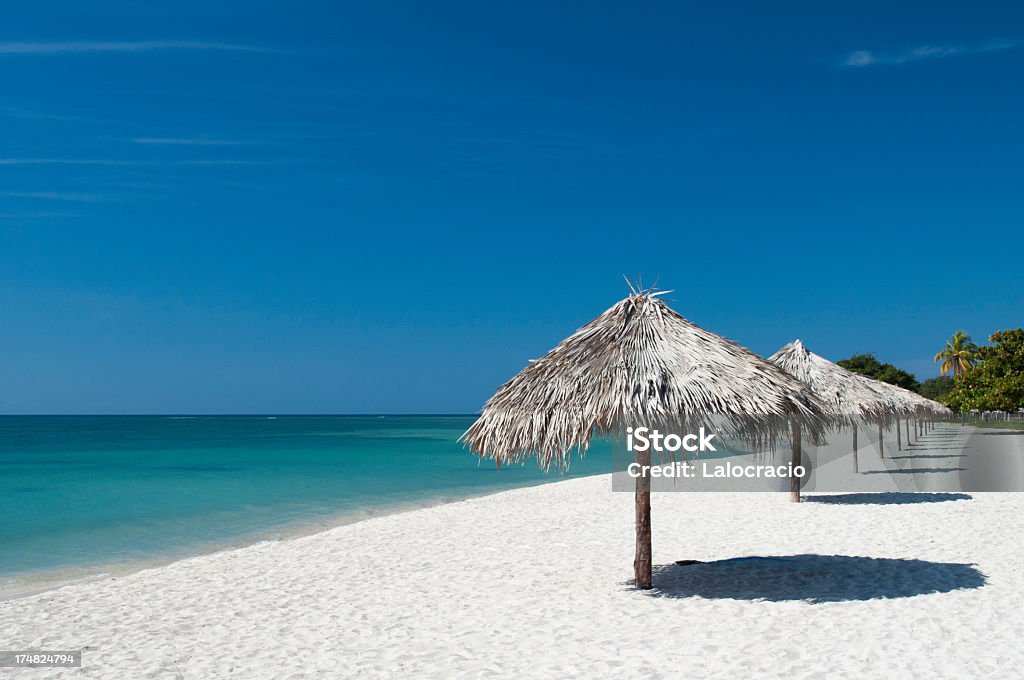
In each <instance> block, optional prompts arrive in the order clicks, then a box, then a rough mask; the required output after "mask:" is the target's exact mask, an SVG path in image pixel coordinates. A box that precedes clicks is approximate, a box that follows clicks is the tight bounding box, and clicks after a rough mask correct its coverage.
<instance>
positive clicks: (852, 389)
mask: <svg viewBox="0 0 1024 680" xmlns="http://www.w3.org/2000/svg"><path fill="white" fill-rule="evenodd" d="M768 361H770V362H772V363H773V364H775V365H777V366H779V367H780V368H782V369H783V370H785V371H786V372H787V373H789V374H790V375H792V376H793V377H795V378H797V379H798V380H800V381H801V382H802V383H804V384H805V385H807V388H808V389H809V390H810V391H811V392H812V393H813V394H814V395H816V396H817V397H818V398H819V399H821V400H823V401H825V402H826V403H828V404H829V405H830V407H831V408H832V410H833V412H834V413H835V414H836V419H837V420H838V421H839V422H840V423H842V424H844V425H848V426H849V427H850V428H851V429H852V432H853V470H854V472H859V471H860V464H859V461H858V458H857V428H858V425H859V424H860V423H861V422H874V423H877V424H878V431H879V451H881V450H882V449H881V439H882V434H881V433H882V429H883V427H884V426H886V425H889V424H891V423H894V422H895V423H896V427H897V430H896V431H897V434H898V433H899V418H900V416H901V415H905V414H906V412H907V402H906V400H905V398H904V397H902V396H901V395H899V394H897V393H895V392H893V391H892V390H890V389H887V388H888V387H891V386H890V385H886V384H885V383H879V382H877V381H875V380H871V379H869V378H866V377H864V376H862V375H859V374H857V373H854V372H853V371H849V370H847V369H845V368H843V367H842V366H840V365H838V364H834V363H832V362H831V361H829V360H828V359H825V358H824V357H822V356H819V355H817V354H815V353H814V352H811V351H810V350H808V349H807V348H806V347H805V346H804V344H803V342H801V341H800V340H794V341H793V342H791V343H789V344H788V345H785V346H784V347H782V348H781V349H780V350H779V351H778V352H776V353H775V354H773V355H771V356H770V357H768Z"/></svg>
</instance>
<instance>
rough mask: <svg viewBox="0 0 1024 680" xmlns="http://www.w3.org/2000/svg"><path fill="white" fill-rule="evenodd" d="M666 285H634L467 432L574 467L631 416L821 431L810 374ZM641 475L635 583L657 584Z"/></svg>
mask: <svg viewBox="0 0 1024 680" xmlns="http://www.w3.org/2000/svg"><path fill="white" fill-rule="evenodd" d="M661 294H663V293H653V292H649V291H644V292H636V291H634V292H633V294H632V295H630V296H629V297H627V298H626V299H624V300H622V301H620V302H618V303H617V304H615V305H613V306H612V307H611V308H610V309H608V310H607V311H605V312H604V313H603V314H601V315H600V316H599V317H597V318H596V319H594V320H593V321H591V322H590V323H588V324H587V325H585V326H583V327H582V328H580V329H579V330H578V331H576V332H575V333H573V334H572V335H571V336H569V337H568V338H566V339H565V340H563V341H562V342H561V343H560V344H559V345H558V346H557V347H555V348H554V349H552V350H551V351H550V352H548V353H547V354H546V355H545V356H544V357H543V358H541V359H538V360H536V361H534V362H532V363H531V364H530V365H528V366H527V367H526V368H524V369H523V370H522V371H520V372H519V373H518V374H517V375H516V376H515V377H513V378H512V379H511V380H509V381H508V382H507V383H505V384H504V385H502V386H501V387H499V388H498V390H497V392H496V393H495V394H494V396H492V397H491V398H490V399H489V400H488V401H487V403H486V404H485V405H484V408H483V412H482V414H481V415H480V417H479V418H478V419H477V420H476V422H474V423H473V425H472V426H470V428H469V429H468V430H467V431H466V433H465V434H463V436H462V440H463V441H464V442H465V443H466V444H468V445H469V446H470V448H471V449H472V450H473V452H474V453H476V454H477V455H478V456H481V457H483V458H493V459H494V460H496V461H497V462H498V463H499V464H503V463H515V462H521V461H523V460H525V459H526V458H528V457H530V456H536V457H537V460H538V461H539V463H540V465H541V466H542V467H543V468H545V469H549V468H550V467H551V466H552V465H554V466H555V467H557V468H564V467H566V466H567V465H568V463H569V461H570V460H571V458H572V456H573V454H574V452H579V453H580V455H582V454H583V453H584V452H585V451H586V450H587V448H588V447H589V446H590V443H591V440H592V438H593V437H595V436H599V435H602V434H606V433H617V432H621V431H622V430H623V429H624V428H625V427H628V426H647V427H659V428H666V429H670V430H672V431H677V432H678V431H686V430H688V429H690V428H691V427H692V426H695V425H700V424H703V423H706V422H709V419H714V420H715V421H716V422H717V423H718V424H719V427H721V428H723V429H724V430H725V432H723V434H730V435H733V436H737V437H742V438H744V439H746V440H747V441H749V442H752V443H754V445H755V446H760V447H763V446H771V445H774V442H775V441H776V439H777V438H778V436H779V435H780V434H782V433H784V432H785V431H786V428H787V427H788V426H789V420H790V419H794V418H796V419H800V420H801V421H803V423H804V426H805V427H807V428H809V430H810V431H811V433H812V434H816V433H820V432H821V431H822V430H823V429H824V428H825V427H827V422H826V421H825V419H824V414H826V413H827V412H828V411H829V409H828V407H827V406H826V405H825V404H823V403H821V402H820V401H819V400H818V399H817V398H815V397H814V396H813V395H811V394H810V393H809V392H807V391H806V389H805V388H804V386H803V384H801V383H800V382H799V381H798V380H796V379H795V378H793V377H791V376H790V375H788V374H787V373H785V372H784V371H782V370H781V369H779V368H778V367H776V366H774V365H773V364H770V363H768V362H767V361H765V360H764V359H762V358H761V357H759V356H757V355H756V354H754V353H753V352H751V351H750V350H748V349H745V348H743V347H741V346H739V345H738V344H736V343H735V342H732V341H731V340H727V339H725V338H723V337H720V336H718V335H715V334H714V333H711V332H710V331H707V330H704V329H703V328H700V327H699V326H696V325H694V324H692V323H690V322H689V321H687V320H686V319H684V318H683V317H682V316H680V315H679V314H678V313H676V312H675V311H673V310H672V309H671V308H669V306H668V305H666V304H665V303H664V302H663V301H662V300H660V299H659V298H658V296H659V295H661ZM638 460H639V458H638ZM643 480H644V478H643V477H641V478H638V479H637V562H635V563H634V567H635V569H636V575H637V585H638V586H639V587H650V577H651V574H650V571H651V570H650V515H649V509H650V505H649V500H650V499H649V489H650V486H649V484H650V479H649V478H647V479H646V483H647V488H646V490H645V489H643V488H642V482H643ZM798 481H799V480H798ZM645 513H646V517H644V514H645ZM644 532H646V536H645V535H643V534H644ZM643 543H646V546H644V545H643ZM645 549H646V555H644V554H643V552H644V550H645Z"/></svg>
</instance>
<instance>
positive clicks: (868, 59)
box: [840, 40, 1024, 68]
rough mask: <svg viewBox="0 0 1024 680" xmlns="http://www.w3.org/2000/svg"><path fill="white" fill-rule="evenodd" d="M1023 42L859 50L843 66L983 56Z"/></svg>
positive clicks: (850, 55) (1008, 48)
mask: <svg viewBox="0 0 1024 680" xmlns="http://www.w3.org/2000/svg"><path fill="white" fill-rule="evenodd" d="M1022 44H1024V43H1021V42H1011V41H1005V40H1003V41H992V42H988V43H985V44H984V45H973V46H964V45H922V46H920V47H915V48H913V49H911V50H906V51H904V52H897V53H894V54H887V53H880V52H872V51H871V50H857V51H856V52H851V53H850V54H848V55H846V57H845V58H844V59H843V61H842V62H841V63H840V65H841V66H844V67H847V68H861V67H864V66H884V65H898V64H909V63H911V62H914V61H922V60H924V59H941V58H943V57H955V56H958V55H963V54H983V53H986V52H1003V51H1005V50H1012V49H1015V48H1017V47H1020V46H1021V45H1022Z"/></svg>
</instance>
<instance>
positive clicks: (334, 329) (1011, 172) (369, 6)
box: [0, 0, 1024, 413]
mask: <svg viewBox="0 0 1024 680" xmlns="http://www.w3.org/2000/svg"><path fill="white" fill-rule="evenodd" d="M638 5H639V6H638ZM933 5H934V3H893V2H884V3H883V2H859V3H852V4H851V3H846V4H844V5H842V6H839V5H838V4H837V3H784V4H782V5H779V4H777V3H773V4H771V5H770V6H769V5H766V4H765V3H753V2H752V3H747V4H746V5H744V4H729V6H725V4H724V3H701V4H682V3H667V2H666V3H625V2H622V3H597V2H587V3H583V2H580V3H550V2H541V3H532V2H521V3H505V4H500V5H499V4H498V3H479V2H465V3H442V2H438V3H420V2H383V1H382V2H374V3H358V4H357V3H338V2H319V3H317V2H289V3H285V2H258V1H257V2H246V3H227V2H223V3H202V4H196V3H178V2H175V3H165V2H146V3H137V2H102V3H101V2H82V1H81V0H76V1H74V2H72V1H67V2H45V1H42V0H32V1H25V2H9V3H5V8H4V21H3V24H2V26H0V318H2V321H0V412H4V413H147V412H198V413H234V412H472V411H475V410H476V409H478V408H479V407H480V406H481V404H482V403H483V401H484V400H485V399H486V397H487V396H488V395H489V394H490V393H491V391H493V389H494V388H495V387H497V386H498V385H499V384H500V383H502V382H503V381H504V380H506V379H507V378H509V377H510V376H511V375H512V374H514V373H515V372H516V371H518V370H519V369H520V368H522V366H523V365H524V364H525V363H526V360H527V359H530V358H535V357H538V356H540V355H542V354H543V353H544V352H545V351H546V350H548V349H549V348H550V347H552V346H553V345H554V344H555V343H557V342H558V341H559V340H560V339H562V338H563V337H565V336H566V335H568V334H569V333H570V332H571V331H573V330H574V329H575V328H577V327H578V326H580V325H581V324H583V323H585V322H586V321H588V320H590V319H591V318H593V317H594V316H596V315H597V314H599V313H600V312H601V311H603V310H604V309H605V308H606V307H608V306H610V305H611V304H612V303H614V302H615V301H616V300H618V299H619V298H621V297H623V296H624V294H625V293H626V292H627V288H626V285H625V283H624V282H623V279H622V277H623V275H628V276H630V277H632V278H639V277H642V278H643V281H644V283H645V284H648V283H653V282H655V280H657V282H658V285H659V287H662V288H670V289H673V290H675V292H674V293H673V294H671V295H670V296H669V298H670V299H671V300H672V301H673V302H672V304H673V306H674V307H675V308H676V309H677V310H679V311H680V312H681V313H682V314H683V315H684V316H686V317H688V318H690V319H691V320H693V321H695V322H696V323H699V324H701V325H703V326H705V327H707V328H709V329H711V330H713V331H715V332H718V333H720V334H723V335H726V336H728V337H731V338H733V339H735V340H737V341H739V342H740V343H742V344H744V345H746V346H748V347H750V348H751V349H753V350H754V351H757V352H759V353H762V354H768V353H771V352H773V351H774V350H775V349H777V348H778V347H779V346H780V345H782V344H784V343H786V342H788V341H790V340H792V339H793V338H795V337H800V338H802V339H803V340H804V341H805V342H806V343H807V345H808V346H809V347H810V348H811V349H812V350H814V351H817V352H818V353H820V354H823V355H825V356H827V357H829V358H832V359H839V358H843V357H845V356H848V355H850V354H852V353H855V352H862V351H873V352H875V353H876V354H877V355H878V356H879V357H880V358H881V359H883V360H885V361H890V362H893V363H895V364H897V365H899V366H901V367H903V368H906V369H909V370H911V371H913V372H915V373H917V374H918V375H919V377H922V378H923V377H929V376H931V375H934V374H936V368H935V366H934V364H933V363H932V361H931V356H932V355H933V354H934V353H935V352H936V351H937V350H938V349H939V348H940V346H941V345H942V343H943V342H944V340H945V339H946V338H947V337H948V336H949V335H950V334H951V333H952V332H953V331H955V330H957V329H960V328H963V329H966V330H967V331H968V332H970V333H972V334H973V335H974V336H975V338H976V339H979V340H982V339H984V338H986V337H987V336H988V335H989V334H990V333H991V332H993V331H995V330H998V329H1000V328H1006V327H1017V326H1020V325H1021V319H1022V316H1024V294H1022V293H1024V267H1022V266H1021V255H1020V253H1021V246H1022V245H1024V235H1022V234H1024V229H1022V224H1024V220H1022V218H1024V204H1022V201H1024V198H1022V193H1021V186H1022V169H1021V158H1024V135H1022V133H1021V121H1022V120H1024V88H1021V87H1020V84H1021V79H1022V68H1024V5H1021V4H1018V3H1006V2H999V3H976V2H962V3H945V4H943V6H942V7H935V6H933ZM1014 5H1016V6H1014Z"/></svg>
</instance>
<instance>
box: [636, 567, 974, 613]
mask: <svg viewBox="0 0 1024 680" xmlns="http://www.w3.org/2000/svg"><path fill="white" fill-rule="evenodd" d="M983 585H985V576H984V575H983V574H982V573H981V572H980V571H978V570H977V569H976V568H975V567H974V566H973V565H971V564H959V563H955V562H928V561H925V560H915V559H890V558H876V557H853V556H848V555H787V556H773V557H737V558H733V559H728V560H717V561H715V562H698V563H695V564H668V565H660V566H657V567H655V568H654V589H653V590H651V591H650V594H651V596H653V597H668V598H688V597H703V598H706V599H710V600H720V599H730V600H765V601H768V602H790V601H804V602H807V603H809V604H818V603H823V602H848V601H854V600H874V599H891V598H900V597H914V596H915V595H925V594H929V593H948V592H950V591H953V590H960V589H965V588H980V587H982V586H983Z"/></svg>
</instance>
